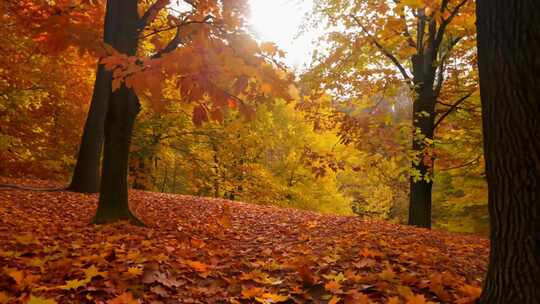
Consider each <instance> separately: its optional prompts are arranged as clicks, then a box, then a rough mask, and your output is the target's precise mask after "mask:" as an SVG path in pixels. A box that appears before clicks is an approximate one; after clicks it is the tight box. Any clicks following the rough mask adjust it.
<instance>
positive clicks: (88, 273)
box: [84, 265, 107, 282]
mask: <svg viewBox="0 0 540 304" xmlns="http://www.w3.org/2000/svg"><path fill="white" fill-rule="evenodd" d="M84 276H85V279H86V280H87V281H88V282H90V281H91V280H92V279H93V278H94V277H97V276H102V277H104V278H105V277H106V276H107V273H106V272H100V271H99V270H98V269H97V267H96V266H94V265H92V266H90V267H88V269H85V270H84Z"/></svg>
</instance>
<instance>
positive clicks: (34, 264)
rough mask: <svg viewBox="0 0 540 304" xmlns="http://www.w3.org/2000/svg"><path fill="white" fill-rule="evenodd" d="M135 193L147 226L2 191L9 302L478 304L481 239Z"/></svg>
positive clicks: (65, 200) (0, 271) (76, 197)
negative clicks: (99, 221)
mask: <svg viewBox="0 0 540 304" xmlns="http://www.w3.org/2000/svg"><path fill="white" fill-rule="evenodd" d="M0 183H11V184H13V183H17V184H27V185H33V186H58V185H55V184H53V183H48V182H43V181H41V182H40V181H35V180H34V181H32V180H21V179H17V180H15V179H0ZM130 195H131V204H132V209H133V210H134V211H135V213H136V214H138V215H139V217H140V218H141V219H143V220H144V222H145V223H147V225H148V227H147V228H140V227H133V226H130V225H127V224H125V223H120V224H116V225H108V226H93V225H90V224H88V223H89V222H90V219H91V217H92V215H93V213H94V211H95V208H96V203H97V195H84V194H75V193H69V192H35V191H23V190H13V189H0V303H27V302H29V303H108V304H114V303H116V304H120V303H156V304H157V303H347V304H352V303H361V304H364V303H394V304H396V303H410V304H421V303H471V302H473V300H474V299H475V298H476V297H477V296H478V294H479V292H480V289H479V286H480V285H481V280H482V277H483V275H484V271H485V269H486V260H487V255H488V250H489V249H488V242H487V240H485V239H482V238H479V237H475V236H461V235H456V234H450V233H445V232H439V231H427V230H423V229H416V228H411V227H406V226H399V225H392V224H388V223H385V222H379V221H362V220H360V219H358V218H355V217H343V216H323V215H319V214H316V213H312V212H305V211H298V210H292V209H281V208H276V207H270V206H258V205H254V204H247V203H239V202H231V201H226V200H220V199H207V198H199V197H191V196H183V195H169V194H159V193H148V192H139V191H132V192H131V193H130Z"/></svg>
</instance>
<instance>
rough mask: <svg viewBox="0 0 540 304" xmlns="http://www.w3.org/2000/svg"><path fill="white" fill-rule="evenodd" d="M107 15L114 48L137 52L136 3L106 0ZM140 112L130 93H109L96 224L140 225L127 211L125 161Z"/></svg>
mask: <svg viewBox="0 0 540 304" xmlns="http://www.w3.org/2000/svg"><path fill="white" fill-rule="evenodd" d="M107 11H108V14H110V16H111V18H112V20H113V22H114V24H115V28H116V31H115V33H113V35H114V37H113V40H114V41H115V48H116V49H117V50H118V51H119V52H121V53H123V54H126V55H129V56H133V55H135V53H136V52H137V46H138V43H139V41H138V34H139V33H138V30H139V15H138V12H137V0H108V1H107ZM139 110H140V104H139V100H138V98H137V96H136V94H135V92H134V91H133V90H132V89H129V88H127V87H125V86H124V85H122V86H121V87H120V88H119V89H118V90H116V91H115V92H112V93H111V96H110V101H109V103H108V110H107V116H106V119H105V145H104V154H103V169H102V179H101V188H100V195H99V202H98V209H97V211H96V215H95V216H94V220H93V222H94V223H96V224H104V223H112V222H116V221H119V220H128V221H130V222H131V223H133V224H137V225H142V222H141V221H140V220H138V219H137V218H136V217H135V216H134V215H133V214H132V213H131V211H130V210H129V205H128V185H127V174H128V160H129V149H130V145H131V135H132V133H133V124H134V122H135V118H136V116H137V114H138V112H139Z"/></svg>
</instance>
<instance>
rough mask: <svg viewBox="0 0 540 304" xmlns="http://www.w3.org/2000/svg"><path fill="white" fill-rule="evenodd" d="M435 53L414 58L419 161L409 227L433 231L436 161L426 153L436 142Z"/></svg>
mask: <svg viewBox="0 0 540 304" xmlns="http://www.w3.org/2000/svg"><path fill="white" fill-rule="evenodd" d="M431 58H432V56H431V53H430V52H429V49H428V52H427V53H426V54H424V55H423V56H415V57H414V58H413V73H414V79H413V81H414V84H415V88H416V89H415V95H416V98H415V100H414V104H413V129H414V130H413V146H412V150H413V153H414V154H415V155H416V160H415V161H413V163H412V170H413V171H414V172H416V174H411V179H410V195H409V199H410V201H409V221H408V224H409V225H414V226H418V227H424V228H431V190H432V187H433V182H432V179H431V178H432V173H433V172H432V169H433V168H432V166H433V159H432V157H431V156H430V155H426V154H425V152H426V151H428V150H426V149H429V148H431V147H429V146H426V141H425V139H428V143H429V142H430V141H431V142H433V134H434V124H435V101H436V96H435V93H434V91H433V83H434V79H435V72H436V69H435V68H434V65H433V63H432V60H431Z"/></svg>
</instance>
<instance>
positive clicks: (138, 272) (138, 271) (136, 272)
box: [127, 267, 143, 277]
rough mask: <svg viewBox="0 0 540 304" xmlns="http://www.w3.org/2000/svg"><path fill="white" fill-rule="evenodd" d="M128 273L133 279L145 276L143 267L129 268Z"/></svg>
mask: <svg viewBox="0 0 540 304" xmlns="http://www.w3.org/2000/svg"><path fill="white" fill-rule="evenodd" d="M127 273H128V274H129V275H131V276H133V277H137V276H140V275H142V274H143V269H142V267H129V268H128V270H127Z"/></svg>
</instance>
